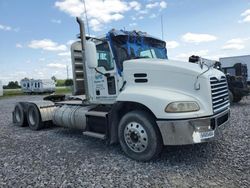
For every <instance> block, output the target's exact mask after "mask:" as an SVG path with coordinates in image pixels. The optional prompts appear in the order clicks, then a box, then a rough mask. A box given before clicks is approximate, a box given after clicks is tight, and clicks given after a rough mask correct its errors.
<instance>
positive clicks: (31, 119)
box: [27, 104, 44, 130]
mask: <svg viewBox="0 0 250 188" xmlns="http://www.w3.org/2000/svg"><path fill="white" fill-rule="evenodd" d="M27 120H28V124H29V127H30V129H32V130H40V129H41V128H43V127H44V123H43V122H42V120H41V116H40V112H39V110H38V109H37V106H36V105H35V104H30V105H29V108H28V113H27Z"/></svg>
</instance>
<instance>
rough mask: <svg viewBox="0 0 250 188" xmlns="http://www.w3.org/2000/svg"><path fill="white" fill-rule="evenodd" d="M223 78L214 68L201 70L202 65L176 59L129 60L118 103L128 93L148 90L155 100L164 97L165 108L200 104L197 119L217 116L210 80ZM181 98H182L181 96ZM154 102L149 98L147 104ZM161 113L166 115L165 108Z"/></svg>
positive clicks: (124, 72) (125, 66)
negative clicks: (183, 104)
mask: <svg viewBox="0 0 250 188" xmlns="http://www.w3.org/2000/svg"><path fill="white" fill-rule="evenodd" d="M199 75H200V76H199ZM197 76H199V78H198V79H197ZM222 76H225V75H224V74H223V73H222V72H221V71H219V70H217V69H214V68H210V69H209V70H208V68H207V67H206V65H204V68H203V69H201V68H200V66H199V65H198V64H194V63H188V62H181V61H175V60H159V59H135V60H129V61H125V62H124V67H123V79H124V80H125V81H126V85H125V88H124V90H123V92H122V93H121V94H122V95H121V97H120V98H119V97H118V100H122V99H121V98H122V97H124V96H125V94H126V93H127V94H128V93H133V92H134V93H133V95H139V94H142V95H143V91H147V92H144V93H146V95H151V97H152V98H157V97H158V98H164V100H165V101H162V103H163V104H165V105H166V104H168V103H170V102H175V101H197V103H198V104H199V106H200V109H201V110H200V111H199V114H197V116H208V115H211V114H213V108H212V95H211V84H210V78H211V77H215V78H217V79H218V80H220V79H221V77H222ZM197 86H198V87H197ZM132 91H133V92H132ZM149 91H151V92H149ZM173 93H175V94H173ZM163 95H164V97H163ZM179 95H181V96H182V97H177V96H179ZM131 96H132V95H131ZM124 98H125V97H124ZM140 98H143V97H140ZM140 98H139V97H138V98H137V99H136V100H135V101H139V100H140ZM124 100H125V99H124ZM127 100H128V99H127ZM152 100H153V99H152ZM152 100H151V99H150V98H148V100H147V101H152ZM147 101H144V103H147ZM149 106H150V105H149ZM161 110H162V112H163V114H166V113H165V112H164V109H161ZM190 114H191V115H192V113H190ZM162 117H163V115H162ZM187 117H188V116H187ZM190 117H191V116H190Z"/></svg>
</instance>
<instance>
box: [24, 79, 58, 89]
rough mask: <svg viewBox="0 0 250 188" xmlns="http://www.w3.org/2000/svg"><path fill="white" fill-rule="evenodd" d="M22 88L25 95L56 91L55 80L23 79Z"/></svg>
mask: <svg viewBox="0 0 250 188" xmlns="http://www.w3.org/2000/svg"><path fill="white" fill-rule="evenodd" d="M20 84H21V88H22V91H23V92H24V93H53V92H55V89H56V84H55V82H54V80H51V79H38V80H35V79H28V78H25V79H22V80H21V82H20Z"/></svg>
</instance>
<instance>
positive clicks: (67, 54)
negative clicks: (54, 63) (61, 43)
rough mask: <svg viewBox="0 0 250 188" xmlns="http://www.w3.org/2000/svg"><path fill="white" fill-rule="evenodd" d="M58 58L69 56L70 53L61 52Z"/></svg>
mask: <svg viewBox="0 0 250 188" xmlns="http://www.w3.org/2000/svg"><path fill="white" fill-rule="evenodd" d="M58 55H59V56H70V52H61V53H58Z"/></svg>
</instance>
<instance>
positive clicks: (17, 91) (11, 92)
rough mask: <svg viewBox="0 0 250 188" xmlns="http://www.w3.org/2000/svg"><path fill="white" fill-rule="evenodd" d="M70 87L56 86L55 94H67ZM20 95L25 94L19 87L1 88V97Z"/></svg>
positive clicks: (69, 91)
mask: <svg viewBox="0 0 250 188" xmlns="http://www.w3.org/2000/svg"><path fill="white" fill-rule="evenodd" d="M71 92H72V90H71V87H57V88H56V92H55V94H69V93H71ZM20 95H27V94H25V93H23V92H22V90H21V89H4V90H3V96H1V97H0V99H1V98H5V97H12V96H20Z"/></svg>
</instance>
